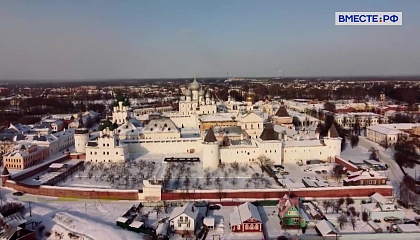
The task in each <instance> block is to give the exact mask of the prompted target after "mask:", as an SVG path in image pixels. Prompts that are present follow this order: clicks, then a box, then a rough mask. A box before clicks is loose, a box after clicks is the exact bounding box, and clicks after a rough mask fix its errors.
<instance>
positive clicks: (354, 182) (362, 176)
mask: <svg viewBox="0 0 420 240" xmlns="http://www.w3.org/2000/svg"><path fill="white" fill-rule="evenodd" d="M387 179H388V178H387V177H385V176H382V175H380V174H379V173H378V172H376V171H373V170H369V169H368V170H360V171H357V172H350V173H348V174H347V178H345V179H343V185H344V186H360V185H385V184H386V181H387Z"/></svg>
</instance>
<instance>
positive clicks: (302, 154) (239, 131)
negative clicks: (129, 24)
mask: <svg viewBox="0 0 420 240" xmlns="http://www.w3.org/2000/svg"><path fill="white" fill-rule="evenodd" d="M219 104H221V105H222V104H226V103H223V102H220V103H219ZM129 105H130V104H129V101H128V100H127V99H126V98H124V97H118V98H117V100H116V102H115V103H114V107H113V114H112V121H111V120H110V119H107V120H106V121H105V122H104V123H103V124H102V125H101V126H100V127H99V129H98V130H99V132H100V133H99V137H98V138H97V139H94V140H89V138H88V137H86V134H87V133H86V131H83V129H78V130H77V131H76V133H75V144H76V146H78V147H77V149H76V150H77V151H78V152H81V153H85V154H86V160H87V161H93V162H112V161H127V160H130V159H131V160H132V159H135V158H137V157H139V156H142V155H145V154H161V155H165V156H168V155H169V156H170V155H171V154H191V155H193V156H194V157H199V158H200V161H201V162H202V165H203V168H210V169H217V167H218V166H219V164H220V163H233V162H238V163H252V162H257V158H258V157H259V156H261V155H264V156H266V157H268V158H270V159H271V160H272V161H273V162H274V163H275V164H283V163H285V162H298V161H307V160H325V161H327V160H330V159H332V158H333V157H334V156H336V155H337V156H339V155H340V150H341V138H340V136H338V133H337V130H336V129H335V126H334V125H333V126H332V127H331V129H330V130H329V134H328V136H326V137H323V138H320V137H319V134H318V133H317V132H316V131H315V130H311V129H309V128H308V129H306V130H305V131H297V130H294V129H291V127H290V119H289V118H290V117H289V116H288V114H287V110H286V108H285V107H284V106H283V105H282V106H281V107H280V108H279V109H278V111H277V113H276V114H274V115H273V116H270V117H269V120H268V121H266V120H264V118H263V117H262V116H260V115H259V114H257V113H255V112H253V110H252V102H251V99H249V100H248V99H247V103H246V105H247V106H248V105H249V106H250V107H248V108H247V109H248V110H247V111H246V112H245V113H244V112H238V111H233V112H223V113H221V112H217V109H218V108H217V104H216V101H215V96H214V95H213V94H212V93H211V92H209V91H207V92H206V91H205V90H204V89H203V86H202V85H201V84H200V83H198V82H197V80H196V79H194V81H193V82H192V83H191V84H190V85H189V87H188V88H187V89H186V91H185V96H184V98H182V99H181V100H180V101H179V111H178V112H171V113H165V114H164V115H157V116H154V118H153V119H150V121H149V122H148V123H147V125H145V126H140V125H138V124H135V121H131V119H130V115H131V114H130V108H129Z"/></svg>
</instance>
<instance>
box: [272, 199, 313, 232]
mask: <svg viewBox="0 0 420 240" xmlns="http://www.w3.org/2000/svg"><path fill="white" fill-rule="evenodd" d="M277 207H278V209H279V218H280V224H281V225H282V227H283V228H303V227H305V226H306V221H305V219H303V218H302V216H301V214H300V212H299V211H300V203H299V198H290V197H289V196H288V195H287V194H285V195H284V197H283V198H281V199H280V200H279V203H278V204H277Z"/></svg>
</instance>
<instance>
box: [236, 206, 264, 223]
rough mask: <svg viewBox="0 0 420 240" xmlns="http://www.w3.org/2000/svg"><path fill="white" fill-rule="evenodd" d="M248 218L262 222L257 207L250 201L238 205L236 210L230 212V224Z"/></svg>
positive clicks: (241, 221)
mask: <svg viewBox="0 0 420 240" xmlns="http://www.w3.org/2000/svg"><path fill="white" fill-rule="evenodd" d="M250 218H253V219H255V220H257V221H259V222H262V221H261V216H260V213H259V212H258V208H257V207H256V206H255V205H254V204H252V203H249V202H245V203H243V204H241V205H239V207H238V208H237V211H235V212H233V213H231V214H230V224H231V225H238V224H241V223H243V222H245V221H247V220H248V219H250Z"/></svg>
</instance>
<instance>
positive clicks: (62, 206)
mask: <svg viewBox="0 0 420 240" xmlns="http://www.w3.org/2000/svg"><path fill="white" fill-rule="evenodd" d="M2 197H3V203H4V202H6V201H7V202H16V201H18V198H17V197H16V196H13V195H12V194H11V191H9V190H7V189H2ZM47 199H48V200H50V201H44V202H31V212H32V217H29V211H28V206H29V205H28V202H23V204H24V205H25V207H26V217H27V219H33V220H34V221H36V222H41V225H43V226H45V230H44V231H43V232H42V234H38V235H39V236H38V239H51V240H53V239H54V240H56V239H70V236H69V233H71V234H75V235H76V236H79V237H80V238H79V240H81V239H85V240H88V239H94V240H115V239H121V240H131V239H145V238H144V235H142V234H137V233H134V232H130V231H127V230H124V229H122V228H119V227H117V226H116V223H115V221H116V219H117V218H118V217H119V216H121V215H122V214H124V213H125V212H126V211H127V210H128V209H129V208H130V207H131V206H132V205H133V204H138V202H134V201H98V200H96V201H91V200H79V201H70V202H59V201H54V200H55V198H45V200H47ZM149 219H150V221H149V222H151V223H152V222H153V221H155V220H156V217H155V216H154V215H153V214H152V215H150V216H149ZM47 232H49V233H51V235H50V237H49V238H46V237H45V234H46V233H47ZM71 234H70V235H71ZM41 236H42V237H41ZM61 236H62V238H61ZM73 239H74V238H73Z"/></svg>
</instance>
